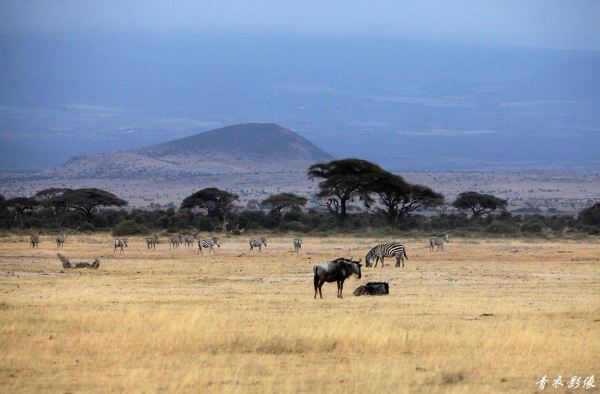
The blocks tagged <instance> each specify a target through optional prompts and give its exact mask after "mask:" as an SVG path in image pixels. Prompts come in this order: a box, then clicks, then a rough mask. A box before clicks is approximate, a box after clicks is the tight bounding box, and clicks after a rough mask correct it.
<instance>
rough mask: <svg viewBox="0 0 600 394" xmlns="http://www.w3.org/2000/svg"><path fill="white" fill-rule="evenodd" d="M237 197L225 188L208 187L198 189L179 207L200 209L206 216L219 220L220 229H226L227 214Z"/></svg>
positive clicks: (227, 222)
mask: <svg viewBox="0 0 600 394" xmlns="http://www.w3.org/2000/svg"><path fill="white" fill-rule="evenodd" d="M238 199H239V196H238V195H237V194H233V193H229V192H227V191H225V190H220V189H218V188H216V187H209V188H206V189H202V190H199V191H197V192H195V193H193V194H191V195H189V196H187V197H186V198H184V199H183V201H182V202H181V209H190V210H193V209H200V210H202V211H204V212H205V213H206V215H207V216H213V217H217V218H219V220H221V223H222V224H221V230H222V231H223V232H226V231H227V225H228V224H229V218H228V216H229V214H230V213H231V209H232V208H233V206H234V204H235V202H236V201H237V200H238Z"/></svg>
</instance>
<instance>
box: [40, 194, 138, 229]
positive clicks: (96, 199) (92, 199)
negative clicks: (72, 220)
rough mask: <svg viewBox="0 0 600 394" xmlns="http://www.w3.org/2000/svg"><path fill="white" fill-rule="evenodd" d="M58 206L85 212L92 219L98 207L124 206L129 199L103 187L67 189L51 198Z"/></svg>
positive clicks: (54, 204)
mask: <svg viewBox="0 0 600 394" xmlns="http://www.w3.org/2000/svg"><path fill="white" fill-rule="evenodd" d="M50 203H51V204H52V205H53V206H55V207H57V206H62V207H66V208H68V209H73V210H76V211H79V212H81V213H83V214H84V215H85V217H86V219H87V221H90V220H91V219H92V217H93V216H94V212H95V211H96V208H98V207H110V206H115V207H122V206H125V205H127V201H125V200H122V199H120V198H119V197H117V196H115V195H114V194H112V193H111V192H107V191H106V190H102V189H95V188H87V189H66V190H64V191H63V192H62V193H60V194H58V195H56V196H55V197H53V198H52V199H51V200H50Z"/></svg>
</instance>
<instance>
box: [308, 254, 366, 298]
mask: <svg viewBox="0 0 600 394" xmlns="http://www.w3.org/2000/svg"><path fill="white" fill-rule="evenodd" d="M361 265H362V264H361V263H360V260H359V261H352V260H351V259H346V258H343V257H340V258H337V259H335V260H333V261H330V262H328V263H323V264H319V265H315V267H314V268H313V272H314V273H315V278H314V284H315V298H317V291H318V292H319V296H320V297H321V298H323V294H322V293H321V287H323V283H325V282H337V296H338V298H342V290H343V289H344V281H345V280H346V278H347V277H349V276H350V275H352V274H355V275H358V279H360V278H361V274H360V267H361Z"/></svg>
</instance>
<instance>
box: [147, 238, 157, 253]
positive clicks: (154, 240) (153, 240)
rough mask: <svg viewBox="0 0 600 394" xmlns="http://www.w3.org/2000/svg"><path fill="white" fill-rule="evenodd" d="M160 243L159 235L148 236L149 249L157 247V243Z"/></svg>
mask: <svg viewBox="0 0 600 394" xmlns="http://www.w3.org/2000/svg"><path fill="white" fill-rule="evenodd" d="M157 243H158V235H156V234H152V235H149V236H147V237H146V247H147V249H150V248H152V249H156V244H157Z"/></svg>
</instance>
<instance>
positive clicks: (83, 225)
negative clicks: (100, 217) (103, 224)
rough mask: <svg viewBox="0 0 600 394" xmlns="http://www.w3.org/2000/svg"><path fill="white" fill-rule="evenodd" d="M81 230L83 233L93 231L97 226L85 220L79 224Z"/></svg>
mask: <svg viewBox="0 0 600 394" xmlns="http://www.w3.org/2000/svg"><path fill="white" fill-rule="evenodd" d="M79 231H81V232H83V233H91V232H94V231H96V227H94V225H93V224H92V223H89V222H83V223H81V224H80V225H79Z"/></svg>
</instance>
